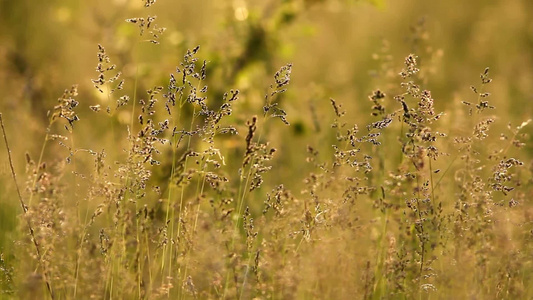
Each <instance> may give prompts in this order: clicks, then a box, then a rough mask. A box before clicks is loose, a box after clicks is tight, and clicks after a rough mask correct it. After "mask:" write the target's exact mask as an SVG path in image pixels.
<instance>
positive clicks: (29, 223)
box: [0, 113, 54, 299]
mask: <svg viewBox="0 0 533 300" xmlns="http://www.w3.org/2000/svg"><path fill="white" fill-rule="evenodd" d="M0 125H1V126H2V134H3V136H4V142H5V144H6V149H7V157H8V161H9V167H10V169H11V176H12V177H13V181H14V182H15V187H16V190H17V195H18V198H19V202H20V206H21V208H22V212H23V213H24V215H25V216H26V215H27V213H28V207H27V206H26V204H25V203H24V199H23V198H22V194H21V192H20V188H19V185H18V182H17V174H16V173H15V167H14V166H13V159H12V157H11V148H9V143H8V141H7V134H6V129H5V127H4V120H3V118H2V113H0ZM43 152H44V145H43V151H41V157H42V153H43ZM25 219H26V224H27V226H28V230H29V231H30V236H31V240H32V241H33V245H34V246H35V251H36V253H37V258H38V259H39V264H40V265H41V267H42V268H43V278H44V281H45V283H46V289H47V290H48V293H49V295H50V298H52V299H54V292H53V290H52V286H51V284H50V281H49V276H48V272H47V271H46V270H45V269H44V266H43V264H42V256H41V250H40V249H39V243H38V242H37V239H36V238H35V232H34V230H33V226H32V225H31V222H30V220H29V218H25Z"/></svg>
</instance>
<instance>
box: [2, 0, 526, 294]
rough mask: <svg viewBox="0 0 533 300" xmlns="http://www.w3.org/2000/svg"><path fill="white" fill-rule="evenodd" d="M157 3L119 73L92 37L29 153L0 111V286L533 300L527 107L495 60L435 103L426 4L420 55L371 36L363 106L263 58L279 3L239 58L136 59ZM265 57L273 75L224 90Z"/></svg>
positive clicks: (134, 23) (15, 290) (136, 23)
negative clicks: (83, 75)
mask: <svg viewBox="0 0 533 300" xmlns="http://www.w3.org/2000/svg"><path fill="white" fill-rule="evenodd" d="M380 3H381V2H380ZM157 5H158V4H155V1H145V2H144V6H145V8H144V9H145V10H146V12H147V13H145V11H143V14H144V15H147V17H135V18H128V19H127V20H126V22H125V23H129V24H126V25H129V26H130V27H127V28H130V29H131V28H133V30H136V34H135V37H134V38H133V40H134V41H133V42H132V44H131V45H132V47H131V49H129V52H128V53H127V55H131V58H128V59H129V60H131V62H130V64H129V65H128V66H129V71H128V68H126V67H125V66H123V65H121V62H123V60H124V58H123V57H125V56H127V55H126V54H124V53H123V54H122V55H121V56H120V57H121V58H120V57H118V56H119V55H114V54H115V53H114V52H113V51H106V49H111V48H113V45H103V43H102V44H98V45H95V47H94V50H95V52H96V59H94V65H95V66H96V68H95V69H96V71H97V76H96V78H93V79H92V81H88V82H85V83H83V84H80V86H78V85H73V86H71V88H69V89H66V90H65V91H64V93H63V94H62V95H61V96H60V97H59V98H58V100H57V103H56V105H55V106H53V107H50V109H49V112H48V114H47V115H46V121H45V122H43V123H42V125H41V127H39V130H40V131H42V132H43V135H42V137H41V138H40V140H41V142H35V143H34V142H33V141H28V145H29V146H30V148H31V149H30V150H28V152H26V153H25V151H26V149H23V148H21V146H22V144H24V143H21V142H20V136H19V135H17V126H19V125H18V124H17V123H16V117H17V116H16V115H10V114H9V113H8V110H6V111H3V112H2V113H0V125H1V129H2V134H3V145H4V147H3V149H5V151H4V150H2V151H4V152H5V153H2V154H5V155H4V156H5V158H4V159H5V161H6V164H5V166H6V167H5V168H4V169H5V170H4V171H5V172H4V171H2V172H3V173H5V174H2V175H3V176H2V177H1V178H0V183H1V184H0V193H1V194H2V199H1V203H2V205H6V206H5V207H6V211H10V212H15V205H19V206H20V207H19V208H18V210H17V211H16V212H15V214H16V215H18V218H17V219H16V220H13V221H12V222H8V221H0V224H1V225H2V228H3V230H2V231H3V233H2V234H1V235H0V238H1V240H0V288H1V293H0V297H2V298H6V299H11V298H20V299H86V298H87V299H89V298H96V299H353V298H354V297H355V298H357V299H449V298H450V297H453V298H457V299H530V298H531V297H533V289H532V288H531V286H532V285H531V283H533V273H532V272H531V264H532V262H533V261H532V256H531V250H532V249H531V238H532V232H533V231H532V224H531V215H530V211H531V204H530V200H529V199H530V198H531V196H532V195H533V193H532V191H533V189H532V187H533V181H532V179H531V178H532V177H533V174H532V172H533V164H532V161H531V148H530V145H529V144H528V143H529V142H531V141H530V140H531V139H530V136H529V135H528V134H527V133H528V132H529V131H530V130H531V129H530V127H531V125H530V122H531V119H529V118H525V119H518V118H512V116H510V114H509V113H508V112H507V111H505V110H502V109H500V108H499V107H498V104H499V103H501V101H498V100H497V99H496V100H493V99H492V98H493V97H492V96H491V91H492V88H493V85H494V84H495V83H496V84H497V79H495V80H494V81H493V79H492V78H491V76H493V75H492V74H493V72H492V71H490V69H489V68H485V69H482V70H480V72H479V74H475V73H471V74H469V76H470V77H471V78H472V79H471V82H469V83H467V84H465V85H468V86H470V91H464V90H463V91H457V90H452V89H449V90H446V91H445V95H444V96H443V93H442V92H441V91H439V95H440V97H439V99H434V98H433V97H434V96H433V95H434V94H435V93H432V92H431V91H430V88H431V86H432V85H431V84H430V83H431V81H432V76H437V75H438V74H436V73H435V72H433V71H432V70H433V69H434V68H438V65H437V64H435V63H434V60H436V59H437V58H438V56H439V52H438V51H435V50H432V49H431V48H430V47H426V46H427V45H425V44H424V43H426V42H427V32H426V31H425V29H424V27H423V26H424V21H423V20H421V21H420V22H417V23H416V24H415V25H414V26H413V27H412V32H411V36H410V37H409V43H410V44H411V46H412V50H413V51H414V50H417V51H418V52H419V53H412V54H409V53H405V55H404V56H405V58H404V59H400V60H397V59H394V58H393V57H392V55H390V53H389V52H390V45H389V43H388V42H384V43H383V46H382V48H381V49H377V50H376V51H377V54H375V55H374V60H375V62H376V65H377V67H376V68H375V69H376V71H375V72H373V73H372V74H373V75H374V76H375V77H374V78H376V79H375V82H376V85H380V86H381V87H380V88H374V90H373V91H371V92H370V93H369V94H368V96H367V99H365V101H364V102H363V101H358V102H357V103H358V104H357V111H356V110H354V109H353V105H351V104H350V100H349V99H343V100H339V99H338V98H337V99H333V97H334V96H333V95H328V94H327V89H320V88H317V92H316V96H313V97H314V98H317V100H316V101H314V100H313V101H314V102H313V101H309V102H307V103H306V102H305V100H304V99H302V97H301V96H300V95H304V94H305V92H304V91H300V90H296V91H294V90H293V89H294V88H293V81H294V80H295V78H294V77H295V74H297V70H298V68H300V67H301V66H298V65H297V64H294V65H293V64H292V63H287V62H284V63H280V64H279V67H277V68H274V67H272V65H273V64H274V60H270V59H269V56H268V50H269V49H270V50H272V49H277V48H276V43H275V42H274V40H275V38H276V34H282V30H285V29H286V28H288V27H289V26H290V25H291V24H294V23H295V22H297V18H298V17H299V16H300V15H299V14H303V12H301V11H298V10H297V9H296V8H295V7H297V6H294V7H292V6H282V7H281V8H279V7H278V8H275V11H276V12H275V13H273V17H272V19H270V20H271V21H272V24H274V25H272V27H265V28H267V29H268V30H267V29H265V28H263V27H260V26H259V25H257V24H255V25H257V26H255V27H254V26H251V27H250V31H249V34H250V35H249V36H248V37H249V39H248V40H243V41H241V42H242V45H241V46H242V48H243V52H242V53H243V54H242V56H240V57H237V58H236V59H235V60H234V61H233V64H230V63H228V64H229V65H228V66H225V65H224V64H223V63H222V62H224V61H223V60H221V59H220V58H217V56H216V55H214V54H212V53H211V52H209V51H210V50H212V49H210V50H207V53H206V54H204V52H203V46H202V47H201V46H194V47H189V48H190V49H187V50H185V51H184V53H183V54H182V56H181V59H180V61H179V62H177V63H176V66H175V67H174V66H172V68H174V69H173V71H172V72H171V73H169V74H166V73H163V72H162V73H161V74H153V73H147V72H145V71H143V68H145V66H146V65H147V64H149V61H143V59H146V57H144V56H141V55H139V53H142V52H144V51H154V53H158V52H157V51H160V48H161V47H163V46H164V43H165V41H166V40H165V39H164V37H165V35H166V34H167V32H166V31H167V30H166V29H165V28H164V27H161V26H160V25H159V24H158V23H159V22H164V21H162V19H163V18H157V17H155V16H154V14H153V10H152V9H154V7H157ZM309 5H311V4H309ZM314 5H319V4H314ZM380 5H383V4H382V3H381V4H380ZM152 6H154V7H152ZM276 9H277V10H276ZM236 11H239V13H240V15H239V16H238V18H245V13H246V14H247V13H248V12H247V10H245V7H244V8H243V7H238V9H237V8H236ZM288 12H292V13H293V15H291V14H289V13H288ZM246 16H247V15H246ZM252 17H253V15H252ZM252 17H251V18H252ZM236 18H237V17H236ZM250 22H253V20H252V21H250ZM293 22H294V23H293ZM258 24H259V23H258ZM252 25H253V24H252ZM128 30H129V29H128ZM269 30H270V31H269ZM276 30H280V32H276ZM148 47H150V48H148ZM209 47H210V46H209ZM269 47H270V48H269ZM258 48H262V51H265V52H266V54H265V53H263V54H262V55H260V53H259V52H256V50H258ZM147 49H150V50H147ZM158 49H159V50H158ZM164 49H167V48H164ZM262 59H264V60H265V61H266V62H265V65H264V66H265V69H266V70H268V71H269V72H270V69H272V72H270V73H271V74H269V75H268V81H261V80H260V81H257V82H256V81H250V82H249V83H250V84H252V85H251V86H250V85H248V86H247V85H246V84H244V88H243V89H242V90H241V89H237V88H236V86H238V85H240V84H241V85H242V81H245V82H246V76H247V75H246V74H247V73H246V72H251V71H247V70H250V69H252V66H253V65H254V64H256V63H257V62H258V61H261V60H262ZM368 59H371V58H370V57H369V58H368ZM210 60H213V61H210ZM115 61H117V62H116V63H115ZM465 63H468V62H465ZM489 63H490V62H489ZM302 68H303V66H302ZM132 70H133V71H132ZM437 70H438V69H437ZM147 74H148V75H149V76H148V75H147ZM478 75H479V76H478ZM249 76H252V75H249ZM369 76H370V75H369ZM93 77H94V76H93ZM243 78H244V79H243ZM339 80H340V79H339ZM220 82H222V83H223V84H221V83H220ZM91 85H92V86H91ZM233 85H235V86H233ZM256 85H257V86H256ZM370 85H371V84H369V86H370ZM372 85H374V84H372ZM87 86H89V87H90V88H91V89H93V92H92V93H91V92H90V91H89V89H88V88H87ZM212 86H213V87H212ZM78 89H79V90H78ZM143 89H144V90H143ZM368 90H372V88H368ZM457 94H460V96H459V98H460V99H461V100H453V103H451V104H448V105H438V103H437V102H438V101H440V99H453V98H454V95H457ZM258 95H259V96H258ZM294 103H297V104H294ZM307 104H308V105H309V109H307V108H306V107H305V106H306V105H307ZM295 107H296V109H295ZM440 109H442V110H443V111H440ZM6 116H8V117H6ZM43 119H44V118H43ZM13 141H16V142H13ZM35 149H37V150H35ZM32 152H34V153H37V155H34V154H33V153H32ZM33 157H36V160H34V158H33ZM23 162H25V164H26V166H25V169H24V168H23V167H22V164H23ZM4 175H5V176H4ZM5 215H7V213H6V214H4V213H1V212H0V216H2V220H4V217H5Z"/></svg>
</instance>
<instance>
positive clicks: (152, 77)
mask: <svg viewBox="0 0 533 300" xmlns="http://www.w3.org/2000/svg"><path fill="white" fill-rule="evenodd" d="M143 4H144V2H143V1H141V0H135V1H133V0H130V1H128V0H93V1H74V0H49V1H34V0H17V1H8V0H0V112H1V113H2V117H3V120H4V123H5V124H6V129H7V133H8V137H9V138H10V143H11V145H10V146H11V149H12V151H13V155H14V163H15V168H16V171H17V174H22V175H23V174H24V166H25V155H24V154H25V153H26V152H27V153H28V154H29V155H30V156H31V157H32V158H33V159H34V160H36V158H38V157H39V154H40V151H41V147H42V145H43V140H44V136H45V134H46V130H47V127H48V123H49V115H48V112H49V111H52V110H53V107H54V106H55V105H57V99H58V98H59V97H61V94H62V93H63V91H64V90H65V89H68V88H70V87H71V86H72V85H73V84H78V85H79V86H78V88H79V96H77V97H76V99H77V100H78V101H79V102H80V106H79V108H77V112H78V114H79V116H80V119H81V121H82V122H79V124H76V125H75V127H76V128H75V130H76V132H77V139H76V146H77V147H79V148H87V149H88V148H91V149H93V150H95V151H100V150H101V149H104V148H105V149H106V151H107V152H108V154H109V155H110V156H111V157H112V158H114V159H117V158H118V157H120V156H121V155H122V154H123V152H122V149H123V148H125V147H126V144H127V140H126V139H124V138H122V137H125V136H126V134H127V132H126V126H127V125H128V124H129V122H130V120H131V115H130V114H131V110H129V109H126V110H123V111H121V112H120V113H118V114H113V115H112V116H111V117H110V120H109V121H105V122H103V121H102V119H101V117H98V115H97V114H94V112H92V111H91V109H90V108H89V106H94V105H101V107H102V108H104V110H105V107H106V106H108V105H110V106H113V105H114V104H113V103H114V101H115V100H113V99H109V98H108V97H107V96H103V95H104V94H102V93H100V92H98V91H97V90H96V89H95V88H94V87H93V83H92V81H91V80H92V79H96V78H97V77H98V73H97V72H96V70H95V68H96V65H97V63H98V60H97V51H98V45H99V44H100V45H102V46H103V47H105V49H106V53H107V55H109V57H110V59H111V62H112V63H114V64H116V65H117V69H118V70H120V71H121V72H122V77H121V78H123V79H125V85H124V91H123V92H122V93H121V95H122V94H128V95H132V94H133V92H134V91H133V89H134V87H135V86H136V93H137V95H139V96H138V98H143V97H144V98H145V99H146V90H148V89H150V88H152V87H154V86H157V85H161V86H166V85H167V84H168V78H169V74H171V73H173V72H175V70H176V66H177V65H178V64H179V62H180V61H181V60H182V58H183V55H184V54H185V53H186V51H187V49H192V48H194V47H196V46H197V45H200V51H199V53H198V55H197V56H198V57H199V59H200V60H206V61H207V62H208V64H207V80H206V84H207V85H208V86H209V91H208V96H209V101H211V103H213V105H216V103H220V101H221V99H222V95H223V94H224V92H226V91H229V90H230V89H239V90H240V91H241V99H240V100H239V102H238V103H237V104H236V106H235V114H234V116H233V118H234V119H233V120H232V121H234V122H235V123H236V124H240V125H241V126H242V125H243V124H245V122H246V120H248V119H249V118H250V116H251V115H254V114H261V110H262V106H263V104H264V103H263V96H264V94H265V92H266V91H267V88H268V86H269V85H270V84H271V83H272V82H273V74H274V73H275V72H276V71H277V70H278V69H279V68H280V67H281V66H283V65H285V64H287V63H292V64H293V68H292V77H291V84H290V85H289V87H288V92H287V93H286V94H285V95H284V97H283V99H282V101H281V104H280V106H281V107H283V109H285V110H286V111H287V115H288V116H287V119H288V121H289V122H290V123H291V126H290V127H285V126H284V125H283V124H281V122H279V124H276V125H274V126H272V127H271V128H270V130H271V133H270V135H271V138H270V140H271V141H272V143H273V144H274V146H276V147H278V148H279V149H280V150H281V151H280V153H281V154H280V157H279V158H277V160H276V162H275V163H276V164H278V167H277V168H274V170H273V172H274V174H273V175H271V176H272V177H274V178H276V180H277V181H280V182H284V183H287V182H291V178H293V176H294V174H295V172H296V171H298V170H295V169H291V168H294V164H291V165H289V163H290V162H293V161H295V160H298V162H297V163H296V165H298V164H300V163H303V157H302V153H303V152H305V147H306V145H307V144H317V143H320V142H321V141H324V140H325V139H331V138H334V137H331V136H327V133H326V131H325V130H324V129H325V128H323V127H324V126H327V124H328V120H332V119H333V116H332V110H331V106H330V100H329V99H330V98H334V99H336V100H337V101H338V102H340V103H342V105H343V108H344V109H345V110H346V111H347V114H348V115H349V116H350V118H353V122H355V123H358V124H360V126H361V127H363V126H364V125H365V124H367V123H368V122H372V121H375V118H373V117H372V116H371V115H370V113H371V106H372V103H371V102H370V101H368V96H369V95H370V94H371V92H372V91H374V90H376V89H378V88H379V89H383V90H384V91H385V92H386V93H387V98H386V100H385V101H386V102H385V106H389V107H391V109H398V108H399V106H398V103H396V102H394V100H393V99H392V96H393V95H395V94H398V93H401V92H402V89H401V88H400V86H399V82H400V78H399V76H398V73H399V71H400V70H401V68H402V67H403V62H404V58H405V57H406V56H407V55H409V54H410V53H413V54H415V55H417V56H418V58H419V62H420V68H421V72H422V74H423V76H422V78H423V80H424V82H423V84H424V86H423V88H424V89H428V90H430V91H431V92H432V96H433V98H434V99H435V105H436V108H437V110H438V111H445V112H446V113H447V115H448V116H447V117H445V118H444V120H443V123H444V125H443V126H446V124H450V123H452V122H454V120H455V119H456V118H455V117H454V115H453V112H454V111H455V110H456V108H457V106H458V105H459V104H460V103H461V101H470V102H475V101H476V95H475V94H473V93H472V92H471V90H470V86H472V85H475V86H479V82H480V79H479V74H480V73H481V72H483V70H484V69H485V68H486V67H490V70H491V71H490V74H491V77H492V78H493V83H491V85H490V87H489V91H488V92H490V93H491V94H492V96H491V98H490V103H491V105H494V106H496V108H497V113H496V114H497V115H498V117H497V120H501V122H499V123H497V124H496V125H495V126H496V128H505V126H506V125H507V122H511V123H512V124H513V126H517V125H519V124H520V123H522V122H523V121H525V120H527V119H529V118H531V116H533V1H530V0H515V1H504V0H491V1H487V0H471V1H462V0H448V1H422V0H397V1H387V0H374V1H355V0H352V1H350V0H283V1H275V0H262V1H249V0H233V1H229V0H228V1H216V0H196V1H162V0H160V1H158V2H157V4H156V5H154V6H153V7H150V8H149V9H146V8H144V7H143ZM147 16H157V19H156V20H155V21H154V23H155V24H157V26H158V27H160V28H161V27H165V28H166V31H165V32H164V34H162V35H161V36H160V37H159V39H158V41H159V42H160V44H157V45H156V44H154V43H150V42H149V41H147V40H149V39H150V38H149V36H148V34H145V35H143V36H142V37H141V36H139V29H138V27H137V25H136V24H131V23H127V22H125V20H126V19H128V18H135V17H144V18H146V17H147ZM136 78H137V81H138V83H137V84H135V81H136ZM389 112H390V111H389ZM457 119H458V118H457ZM317 120H320V122H317ZM324 120H325V121H324ZM322 121H324V122H322ZM56 129H57V128H56ZM60 129H61V128H60ZM454 130H456V129H454ZM459 130H460V128H459ZM241 135H242V133H241ZM529 139H530V140H529V144H528V145H527V146H526V151H528V153H529V154H528V155H529V158H530V157H531V156H532V154H533V153H532V148H531V138H530V137H529ZM237 141H238V143H241V144H239V145H238V146H239V147H241V146H242V142H243V136H241V137H240V138H239V139H237ZM231 142H232V141H231V140H230V141H228V144H227V145H226V148H227V149H229V148H231V147H232V146H231ZM526 143H527V141H526ZM2 144H3V143H2ZM235 147H237V146H235ZM58 149H60V147H59V146H58V145H55V144H54V145H50V146H49V147H48V148H47V149H46V151H45V152H44V160H45V161H50V160H57V159H64V157H65V152H64V150H63V152H61V151H56V150H58ZM113 150H115V151H113ZM59 153H61V154H59ZM0 154H1V155H0V207H1V209H0V251H2V249H5V247H9V246H8V244H7V243H8V242H9V241H11V240H13V237H12V236H11V234H12V232H14V229H15V226H16V224H17V215H18V214H20V212H21V211H20V207H19V204H18V203H17V202H16V201H13V199H14V198H13V197H12V195H15V187H14V185H13V184H12V183H11V182H12V181H11V180H12V179H11V172H10V169H9V164H8V160H7V155H5V154H6V150H5V147H4V146H0ZM230 157H231V156H230ZM237 167H238V166H237ZM22 175H21V176H19V177H20V178H19V184H24V182H23V181H24V176H22ZM161 176H163V175H161ZM294 184H295V185H296V186H297V185H299V184H301V182H300V179H298V181H297V182H295V183H294ZM8 195H11V196H8ZM15 199H16V198H15Z"/></svg>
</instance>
